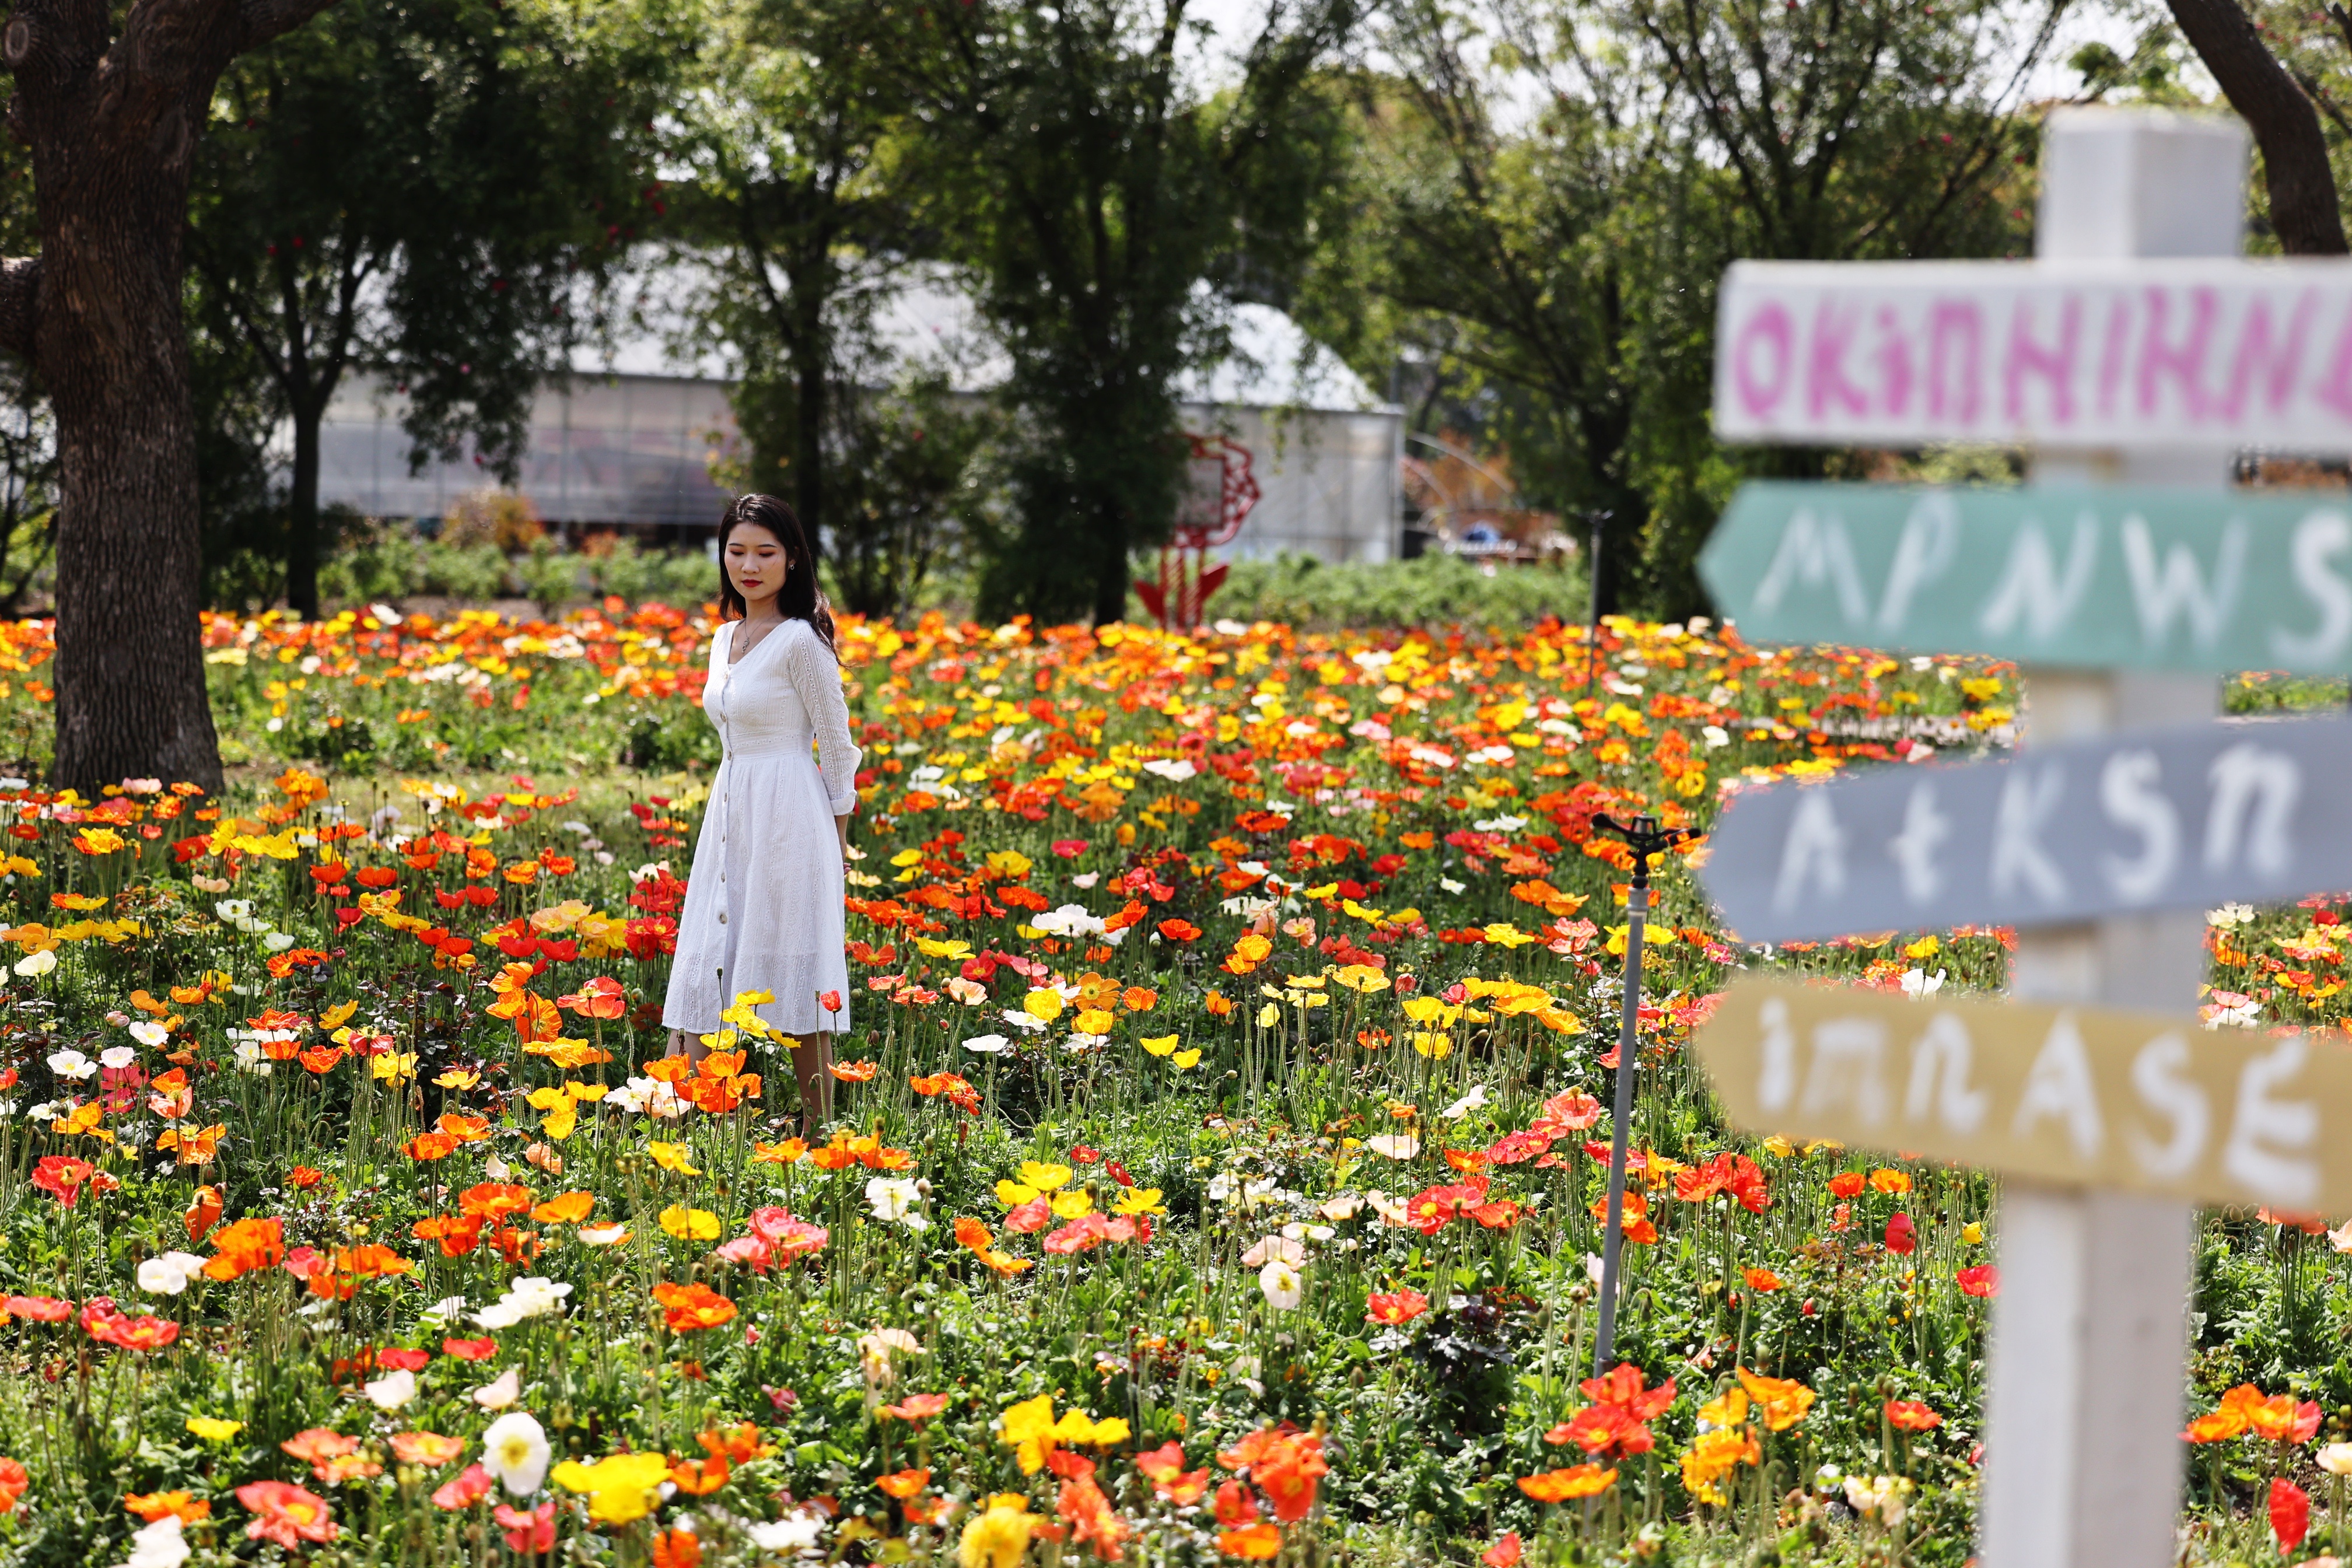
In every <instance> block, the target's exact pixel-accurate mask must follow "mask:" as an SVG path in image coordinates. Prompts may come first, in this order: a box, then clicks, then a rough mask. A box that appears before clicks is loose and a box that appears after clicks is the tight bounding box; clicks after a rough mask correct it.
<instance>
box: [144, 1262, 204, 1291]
mask: <svg viewBox="0 0 2352 1568" xmlns="http://www.w3.org/2000/svg"><path fill="white" fill-rule="evenodd" d="M204 1271H205V1260H204V1259H203V1258H198V1257H197V1256H196V1255H195V1254H194V1253H193V1252H166V1253H163V1254H161V1255H160V1256H157V1257H154V1258H149V1259H147V1260H146V1261H145V1262H144V1263H142V1264H141V1265H140V1266H139V1289H142V1290H144V1291H146V1292H147V1294H149V1295H150V1296H176V1295H178V1294H179V1293H180V1292H181V1291H183V1290H185V1289H187V1288H188V1286H189V1285H190V1284H191V1283H193V1282H194V1280H195V1279H196V1277H197V1276H199V1275H201V1274H202V1273H203V1272H204Z"/></svg>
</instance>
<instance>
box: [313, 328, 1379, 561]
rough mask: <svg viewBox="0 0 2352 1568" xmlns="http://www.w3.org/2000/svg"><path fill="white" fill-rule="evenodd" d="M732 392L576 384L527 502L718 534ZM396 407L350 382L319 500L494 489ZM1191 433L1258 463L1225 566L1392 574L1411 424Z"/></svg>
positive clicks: (1338, 418)
mask: <svg viewBox="0 0 2352 1568" xmlns="http://www.w3.org/2000/svg"><path fill="white" fill-rule="evenodd" d="M727 390H728V389H727V385H726V384H725V383H723V382H719V381H714V380H703V379H698V378H693V377H683V376H655V375H595V376H589V375H580V376H575V377H573V378H572V381H571V382H570V384H568V385H556V384H550V385H549V386H548V387H547V388H546V389H545V390H544V391H542V392H541V395H540V397H539V400H538V402H537V404H536V405H535V406H534V408H533V410H532V416H531V423H530V447H529V449H528V451H527V453H526V455H525V457H524V459H523V463H522V469H521V474H520V486H519V488H520V489H521V490H522V492H523V493H524V494H525V495H527V496H529V497H530V500H531V501H532V502H533V504H535V505H536V506H537V507H538V508H539V510H540V515H541V517H543V518H545V519H546V520H547V521H550V522H561V523H572V524H574V525H581V526H590V525H613V524H618V525H643V526H652V525H662V524H686V525H701V526H709V525H713V524H716V523H717V521H719V513H720V512H721V511H722V510H724V509H725V507H726V505H727V501H728V500H729V495H728V492H727V491H725V490H723V489H720V488H719V486H718V485H716V484H714V483H713V482H711V479H710V466H711V465H712V464H713V463H714V462H716V461H718V460H719V458H721V457H722V456H726V455H728V454H730V452H731V450H732V448H733V447H734V444H735V443H736V442H737V441H738V440H739V438H740V437H739V433H738V430H737V426H736V424H735V416H734V411H733V410H732V409H731V408H730V406H729V405H728V402H727ZM400 403H401V399H400V397H399V395H398V394H397V393H396V392H394V390H393V389H392V388H391V387H389V386H387V385H385V384H382V383H380V382H376V381H373V380H370V379H366V378H360V377H354V378H352V380H350V381H349V382H347V383H346V384H345V385H344V387H343V389H342V390H341V391H340V392H339V393H338V394H337V395H336V396H335V398H334V400H333V402H332V403H331V404H330V405H329V406H328V409H327V415H326V418H325V420H324V421H323V423H322V425H321V427H320V480H319V499H320V501H321V502H322V503H334V502H341V503H344V504H347V505H349V506H352V507H353V508H355V509H357V510H359V511H361V512H362V513H364V514H365V515H367V516H371V517H408V518H427V517H431V518H438V517H440V516H442V515H444V514H445V513H446V511H447V510H448V508H449V505H450V503H451V502H452V501H454V500H456V499H457V497H458V496H459V495H460V494H462V493H463V492H465V491H467V490H471V489H480V488H481V487H482V486H484V485H487V484H489V483H492V482H493V476H492V475H491V474H490V473H489V472H488V470H487V469H486V468H482V467H481V466H480V465H478V463H477V462H475V461H474V459H473V457H472V454H471V453H467V454H464V455H461V456H460V458H458V459H457V461H455V462H451V463H433V464H428V465H427V466H426V467H425V468H424V470H423V471H422V472H420V473H416V474H414V475H412V474H411V473H410V472H409V469H408V437H407V436H406V435H405V434H404V432H403V431H402V429H401V427H400V412H401V410H400ZM1182 417H1183V420H1184V425H1185V428H1186V429H1187V430H1189V431H1191V432H1192V433H1194V434H1197V435H1202V436H1208V435H1221V436H1223V437H1225V438H1226V440H1227V441H1228V442H1230V443H1232V444H1233V445H1235V446H1238V447H1242V448H1244V450H1246V451H1247V452H1248V453H1249V457H1250V472H1251V477H1252V478H1253V479H1255V480H1256V482H1257V485H1258V489H1259V497H1258V501H1257V504H1256V505H1255V507H1254V508H1253V509H1252V510H1251V511H1250V514H1249V516H1248V517H1247V518H1246V519H1245V520H1244V522H1243V524H1242V527H1241V531H1240V532H1239V533H1238V534H1237V535H1236V536H1235V537H1234V540H1233V542H1231V543H1230V544H1228V545H1225V546H1223V547H1222V549H1221V550H1220V551H1219V553H1220V554H1223V555H1229V556H1234V557H1239V558H1243V559H1256V558H1261V557H1269V556H1273V555H1277V554H1281V553H1283V552H1290V553H1294V554H1301V555H1309V556H1313V557H1314V558H1316V559H1317V560H1319V561H1324V562H1331V563H1337V562H1342V561H1375V562H1377V561H1386V560H1389V559H1390V558H1391V557H1392V556H1393V555H1394V554H1395V553H1396V550H1397V546H1398V542H1399V538H1400V532H1399V531H1400V529H1401V527H1402V492H1401V490H1400V488H1399V477H1400V471H1401V470H1400V468H1399V462H1398V459H1399V456H1400V452H1401V447H1400V443H1401V441H1402V431H1403V421H1402V417H1401V416H1399V415H1398V414H1396V413H1394V412H1391V411H1387V410H1377V409H1376V410H1372V411H1366V412H1354V411H1342V410H1334V409H1276V408H1266V407H1259V406H1252V405H1205V404H1186V405H1183V408H1182Z"/></svg>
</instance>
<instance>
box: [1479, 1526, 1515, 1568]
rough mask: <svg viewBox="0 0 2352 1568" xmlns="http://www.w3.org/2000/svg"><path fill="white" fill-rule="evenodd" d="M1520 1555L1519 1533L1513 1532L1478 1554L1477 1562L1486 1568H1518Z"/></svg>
mask: <svg viewBox="0 0 2352 1568" xmlns="http://www.w3.org/2000/svg"><path fill="white" fill-rule="evenodd" d="M1520 1555H1521V1548H1520V1546H1519V1532H1518V1531H1516V1530H1514V1531H1509V1532H1507V1533H1506V1534H1505V1535H1504V1537H1503V1538H1502V1539H1501V1540H1500V1541H1497V1542H1495V1544H1494V1545H1492V1546H1489V1547H1488V1548H1486V1551H1484V1552H1480V1553H1478V1561H1479V1562H1481V1563H1485V1564H1486V1568H1518V1564H1519V1558H1520Z"/></svg>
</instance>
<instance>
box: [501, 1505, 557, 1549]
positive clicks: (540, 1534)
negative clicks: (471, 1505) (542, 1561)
mask: <svg viewBox="0 0 2352 1568" xmlns="http://www.w3.org/2000/svg"><path fill="white" fill-rule="evenodd" d="M490 1517H491V1518H492V1519H494V1520H496V1521H498V1522H499V1529H501V1530H503V1531H505V1532H506V1537H507V1549H508V1550H509V1551H510V1552H550V1551H552V1550H554V1547H555V1504H554V1502H553V1501H552V1500H550V1501H547V1502H543V1503H541V1504H540V1505H539V1506H538V1507H537V1508H535V1509H531V1510H528V1511H526V1510H522V1509H518V1508H509V1507H508V1506H507V1505H506V1504H505V1503H500V1504H499V1506H498V1507H496V1508H494V1509H492V1510H490Z"/></svg>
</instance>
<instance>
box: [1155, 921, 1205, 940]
mask: <svg viewBox="0 0 2352 1568" xmlns="http://www.w3.org/2000/svg"><path fill="white" fill-rule="evenodd" d="M1160 935H1161V936H1162V937H1165V938H1166V939H1167V940H1168V941H1170V942H1198V941H1200V940H1201V928H1200V927H1199V926H1196V925H1194V924H1193V923H1192V921H1181V920H1165V921H1160Z"/></svg>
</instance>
